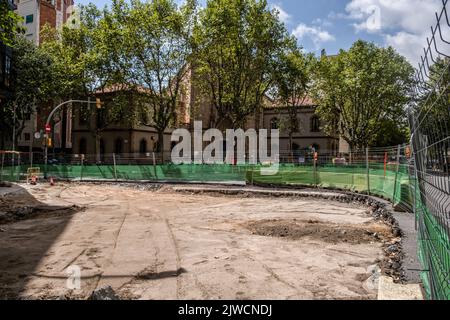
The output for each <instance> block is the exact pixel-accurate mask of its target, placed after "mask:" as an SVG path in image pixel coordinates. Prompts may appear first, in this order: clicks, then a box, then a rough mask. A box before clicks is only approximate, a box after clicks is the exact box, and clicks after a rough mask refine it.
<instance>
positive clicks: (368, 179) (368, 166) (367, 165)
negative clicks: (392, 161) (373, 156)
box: [366, 147, 370, 196]
mask: <svg viewBox="0 0 450 320" xmlns="http://www.w3.org/2000/svg"><path fill="white" fill-rule="evenodd" d="M366 170H367V194H368V195H369V196H370V164H369V147H367V148H366Z"/></svg>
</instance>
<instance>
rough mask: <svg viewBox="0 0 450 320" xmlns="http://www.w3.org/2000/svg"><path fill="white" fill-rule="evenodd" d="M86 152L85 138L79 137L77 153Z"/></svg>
mask: <svg viewBox="0 0 450 320" xmlns="http://www.w3.org/2000/svg"><path fill="white" fill-rule="evenodd" d="M86 153H87V140H86V139H85V138H81V139H80V146H79V154H86Z"/></svg>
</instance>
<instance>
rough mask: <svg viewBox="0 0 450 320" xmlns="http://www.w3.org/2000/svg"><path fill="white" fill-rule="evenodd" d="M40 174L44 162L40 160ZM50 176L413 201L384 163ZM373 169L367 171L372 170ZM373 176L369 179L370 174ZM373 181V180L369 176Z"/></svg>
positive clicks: (69, 171) (7, 174)
mask: <svg viewBox="0 0 450 320" xmlns="http://www.w3.org/2000/svg"><path fill="white" fill-rule="evenodd" d="M36 167H39V168H40V169H41V175H42V173H43V172H44V169H45V167H44V166H43V165H37V166H36ZM27 169H28V167H27V166H15V167H13V168H12V167H5V168H3V171H2V173H1V174H0V178H1V179H3V180H8V181H18V180H23V179H25V178H26V173H27ZM47 172H48V176H52V177H55V178H57V179H71V180H75V179H76V180H113V181H114V180H129V181H155V182H158V181H169V182H197V183H204V182H218V183H221V182H228V183H230V182H231V183H250V184H261V185H285V186H289V185H290V186H310V187H322V188H333V189H343V190H351V191H357V192H367V191H369V192H370V193H371V194H374V195H378V196H381V197H384V198H386V199H389V200H391V201H393V202H394V203H396V204H401V203H403V204H404V205H405V206H410V203H412V201H411V197H412V195H411V194H410V186H409V182H410V179H409V175H408V174H407V172H406V170H398V171H397V170H396V171H395V172H394V171H392V170H387V171H386V172H385V171H384V168H383V166H382V165H381V166H380V165H378V164H371V165H370V170H369V171H367V168H366V166H358V165H347V166H335V165H325V166H318V167H314V166H311V165H305V166H298V165H280V166H279V167H278V169H277V171H276V173H274V172H272V171H271V170H269V168H267V167H262V166H251V165H242V166H231V165H170V164H169V165H157V166H153V165H117V166H113V165H85V166H80V165H48V167H47ZM368 173H369V174H368ZM367 177H369V179H368V178H367ZM368 180H369V181H368Z"/></svg>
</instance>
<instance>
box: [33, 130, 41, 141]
mask: <svg viewBox="0 0 450 320" xmlns="http://www.w3.org/2000/svg"><path fill="white" fill-rule="evenodd" d="M34 138H35V139H36V140H38V139H40V138H41V133H40V132H36V133H35V134H34Z"/></svg>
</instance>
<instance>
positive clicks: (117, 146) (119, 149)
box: [114, 138, 123, 154]
mask: <svg viewBox="0 0 450 320" xmlns="http://www.w3.org/2000/svg"><path fill="white" fill-rule="evenodd" d="M114 153H115V154H121V153H123V140H122V139H121V138H117V139H116V141H115V143H114Z"/></svg>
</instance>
